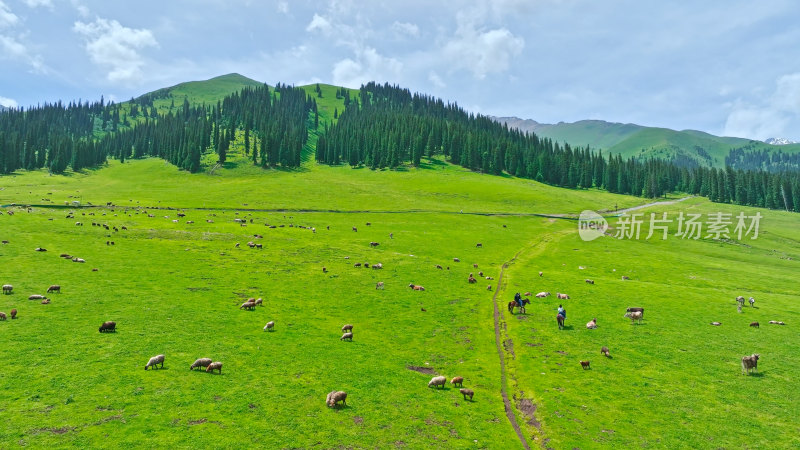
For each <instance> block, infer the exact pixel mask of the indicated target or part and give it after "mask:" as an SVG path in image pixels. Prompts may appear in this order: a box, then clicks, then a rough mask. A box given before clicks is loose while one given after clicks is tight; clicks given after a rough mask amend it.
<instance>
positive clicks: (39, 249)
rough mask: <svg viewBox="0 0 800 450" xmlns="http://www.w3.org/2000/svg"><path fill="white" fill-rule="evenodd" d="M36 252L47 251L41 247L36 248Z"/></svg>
mask: <svg viewBox="0 0 800 450" xmlns="http://www.w3.org/2000/svg"><path fill="white" fill-rule="evenodd" d="M36 251H37V252H46V251H47V249H46V248H42V247H36Z"/></svg>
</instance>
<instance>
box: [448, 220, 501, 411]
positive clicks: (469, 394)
mask: <svg viewBox="0 0 800 450" xmlns="http://www.w3.org/2000/svg"><path fill="white" fill-rule="evenodd" d="M503 226H505V225H503ZM458 392H460V393H461V395H463V396H464V400H466V399H467V397H469V401H472V396H473V395H475V392H473V390H472V389H467V388H463V389H459V390H458Z"/></svg>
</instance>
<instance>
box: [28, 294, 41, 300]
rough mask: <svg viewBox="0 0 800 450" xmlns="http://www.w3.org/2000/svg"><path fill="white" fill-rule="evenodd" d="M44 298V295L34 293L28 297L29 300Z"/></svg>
mask: <svg viewBox="0 0 800 450" xmlns="http://www.w3.org/2000/svg"><path fill="white" fill-rule="evenodd" d="M44 298H45V296H44V295H39V294H33V295H31V296H29V297H28V300H42V299H44Z"/></svg>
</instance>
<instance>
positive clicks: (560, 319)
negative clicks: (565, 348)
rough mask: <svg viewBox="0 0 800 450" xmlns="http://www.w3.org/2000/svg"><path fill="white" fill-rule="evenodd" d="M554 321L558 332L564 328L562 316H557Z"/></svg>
mask: <svg viewBox="0 0 800 450" xmlns="http://www.w3.org/2000/svg"><path fill="white" fill-rule="evenodd" d="M556 320H557V321H558V329H559V330H560V329H562V328H564V316H562V315H561V314H559V315H557V316H556Z"/></svg>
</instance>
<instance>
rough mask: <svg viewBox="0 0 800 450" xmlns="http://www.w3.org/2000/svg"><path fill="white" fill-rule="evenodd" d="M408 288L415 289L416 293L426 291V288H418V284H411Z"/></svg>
mask: <svg viewBox="0 0 800 450" xmlns="http://www.w3.org/2000/svg"><path fill="white" fill-rule="evenodd" d="M408 287H410V288H411V289H413V290H415V291H424V290H425V288H424V287H422V286H417V285H416V284H414V283H411V284H409V285H408Z"/></svg>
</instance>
